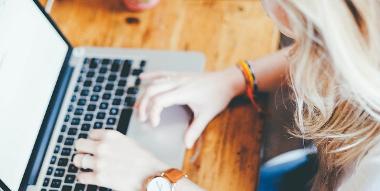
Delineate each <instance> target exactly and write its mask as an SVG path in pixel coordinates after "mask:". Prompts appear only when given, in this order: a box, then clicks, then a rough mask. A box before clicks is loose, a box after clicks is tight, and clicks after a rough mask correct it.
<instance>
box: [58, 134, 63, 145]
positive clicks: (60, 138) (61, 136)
mask: <svg viewBox="0 0 380 191" xmlns="http://www.w3.org/2000/svg"><path fill="white" fill-rule="evenodd" d="M62 141H63V135H60V136H58V140H57V143H62Z"/></svg>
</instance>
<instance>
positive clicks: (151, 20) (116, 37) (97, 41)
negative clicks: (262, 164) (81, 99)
mask: <svg viewBox="0 0 380 191" xmlns="http://www.w3.org/2000/svg"><path fill="white" fill-rule="evenodd" d="M44 2H45V1H44V0H42V3H44ZM52 17H53V18H54V20H55V21H56V22H57V23H58V26H59V27H60V28H61V30H62V31H63V33H64V34H65V35H66V36H67V37H68V39H69V41H70V42H71V43H72V44H73V45H74V46H83V45H91V46H110V47H125V48H150V49H169V50H193V51H201V52H203V53H204V54H205V55H206V57H207V65H206V70H208V71H214V70H218V69H223V68H225V67H228V66H231V65H233V64H235V63H236V61H237V60H239V59H254V58H257V57H259V56H263V55H265V54H267V53H269V52H272V51H274V50H276V49H277V47H278V41H279V33H278V31H277V30H276V29H275V28H274V26H273V23H272V22H271V21H270V19H269V18H268V17H267V16H266V14H265V12H264V11H263V9H262V7H261V4H260V1H259V0H162V1H161V3H160V4H159V5H158V6H157V7H155V8H154V9H152V10H150V11H146V12H142V13H131V12H127V11H126V10H125V8H124V7H123V4H122V3H121V1H120V0H56V2H55V4H54V6H53V9H52ZM131 17H132V18H137V19H138V21H137V23H136V22H135V23H133V22H132V23H129V22H127V20H128V19H127V18H131ZM178 64H181V63H178ZM262 127H263V120H262V118H260V117H259V115H258V114H257V113H255V112H254V111H253V109H252V108H251V107H250V105H249V103H248V102H243V104H231V106H229V107H228V108H227V110H226V111H225V112H223V113H222V114H221V115H219V116H218V117H217V118H216V119H215V120H213V121H212V122H211V123H210V124H209V126H208V127H207V129H206V131H205V132H204V134H203V136H202V138H201V141H199V142H198V148H200V149H199V150H198V151H199V152H195V151H194V150H191V151H188V152H187V154H186V160H185V165H184V169H185V170H186V171H187V172H188V174H189V176H190V178H191V179H192V180H193V181H194V182H195V183H197V184H199V185H200V186H202V187H204V188H206V189H207V190H212V191H224V190H226V191H244V190H247V191H248V190H249V191H251V190H253V189H254V188H255V187H256V186H257V178H258V169H259V159H260V154H259V151H260V141H261V140H260V138H261V130H262ZM194 156H195V157H194Z"/></svg>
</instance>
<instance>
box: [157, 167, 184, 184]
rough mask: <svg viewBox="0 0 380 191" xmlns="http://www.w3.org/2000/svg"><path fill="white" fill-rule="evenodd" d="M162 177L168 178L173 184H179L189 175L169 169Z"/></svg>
mask: <svg viewBox="0 0 380 191" xmlns="http://www.w3.org/2000/svg"><path fill="white" fill-rule="evenodd" d="M162 176H163V177H165V178H167V179H168V180H169V181H170V182H171V183H172V184H175V183H177V182H178V181H179V180H180V179H181V178H183V177H185V178H186V177H187V175H186V174H185V173H184V172H183V171H181V170H178V169H176V168H171V169H168V170H167V171H165V172H163V173H162Z"/></svg>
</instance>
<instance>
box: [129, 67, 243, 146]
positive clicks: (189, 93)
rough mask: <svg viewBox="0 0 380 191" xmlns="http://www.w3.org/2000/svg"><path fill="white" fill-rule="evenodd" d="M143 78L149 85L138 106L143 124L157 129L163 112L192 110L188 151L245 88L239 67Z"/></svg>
mask: <svg viewBox="0 0 380 191" xmlns="http://www.w3.org/2000/svg"><path fill="white" fill-rule="evenodd" d="M141 79H142V80H143V81H145V82H148V85H147V88H146V91H145V92H144V93H143V94H142V96H141V97H140V98H139V100H138V102H137V104H136V108H137V109H138V114H139V118H140V120H141V121H142V122H145V121H149V122H150V123H151V124H152V126H157V125H158V124H159V123H160V114H161V112H162V110H163V109H164V108H166V107H169V106H173V105H187V106H189V107H190V109H191V110H192V111H193V113H194V118H193V121H192V123H191V125H190V127H189V129H188V131H187V132H186V135H185V144H186V146H187V147H188V148H191V147H192V146H193V145H194V143H195V141H196V140H197V139H198V137H199V136H200V135H201V133H202V132H203V130H204V128H205V127H206V125H207V124H208V123H209V122H210V121H211V120H212V119H213V118H214V117H215V116H216V115H217V114H219V113H220V112H221V111H222V110H223V109H224V108H225V107H226V106H227V105H228V103H229V102H230V101H231V99H232V98H233V97H235V96H236V95H238V94H240V93H242V92H243V91H244V88H245V81H244V77H243V75H242V74H241V72H240V70H239V69H238V68H237V67H233V68H230V69H227V70H224V71H221V72H213V73H204V74H184V73H170V72H153V73H143V74H142V75H141Z"/></svg>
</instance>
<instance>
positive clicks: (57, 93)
mask: <svg viewBox="0 0 380 191" xmlns="http://www.w3.org/2000/svg"><path fill="white" fill-rule="evenodd" d="M33 2H34V4H35V5H36V7H37V8H38V9H39V11H41V13H42V14H43V15H44V16H45V18H46V19H47V20H48V21H49V23H50V24H51V26H53V28H54V29H55V30H56V32H57V33H58V34H59V36H60V37H61V38H62V39H63V41H64V42H65V43H66V45H67V47H68V50H67V53H66V56H65V60H64V62H63V64H62V67H61V70H60V72H59V76H58V79H57V83H56V85H55V87H54V90H53V93H52V97H51V99H50V101H49V105H48V107H47V109H46V112H45V116H44V119H43V121H42V124H41V127H40V130H39V132H38V135H37V138H36V142H35V144H34V146H33V150H32V153H31V155H30V157H29V161H28V164H27V166H26V169H25V172H24V175H23V177H22V181H21V183H20V186H19V189H18V190H26V189H27V187H28V185H32V184H35V183H36V181H37V178H38V174H39V171H40V168H41V164H42V162H43V159H44V157H45V153H46V150H47V147H48V145H49V144H48V143H49V141H50V137H51V134H52V132H53V129H54V126H55V121H56V119H57V117H58V114H59V110H60V108H61V104H62V101H63V97H64V96H63V95H64V94H65V92H66V89H67V85H68V81H69V79H70V76H71V74H72V71H73V68H72V67H70V66H69V61H70V57H71V53H72V50H73V47H72V45H71V44H70V43H69V41H68V40H67V38H66V37H65V36H64V35H63V33H62V32H61V31H60V30H59V28H58V26H57V25H56V24H55V22H54V21H53V19H52V18H51V17H50V16H49V15H48V13H46V11H45V10H44V7H43V6H42V5H41V4H40V2H39V1H38V0H33ZM0 188H2V189H3V190H10V189H9V188H8V187H7V185H6V183H5V182H2V181H1V178H0Z"/></svg>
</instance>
